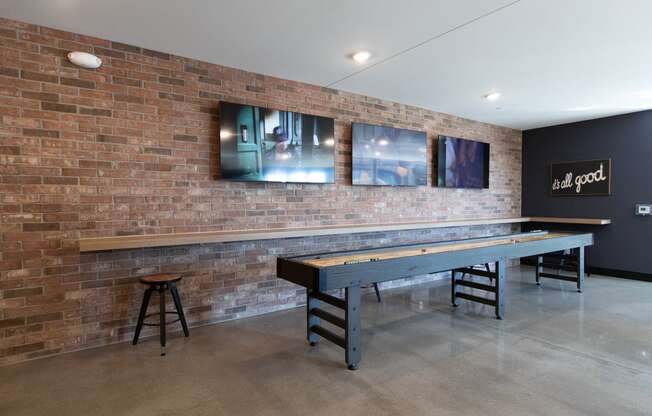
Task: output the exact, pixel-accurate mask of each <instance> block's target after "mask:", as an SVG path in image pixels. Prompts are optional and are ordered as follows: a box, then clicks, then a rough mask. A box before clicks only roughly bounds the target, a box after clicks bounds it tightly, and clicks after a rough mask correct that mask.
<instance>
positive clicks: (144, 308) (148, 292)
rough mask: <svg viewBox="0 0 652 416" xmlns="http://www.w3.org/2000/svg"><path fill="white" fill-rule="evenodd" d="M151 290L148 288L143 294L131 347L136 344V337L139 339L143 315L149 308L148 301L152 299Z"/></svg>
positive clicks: (143, 320) (143, 319)
mask: <svg viewBox="0 0 652 416" xmlns="http://www.w3.org/2000/svg"><path fill="white" fill-rule="evenodd" d="M153 290H154V289H152V288H151V287H148V288H147V289H145V293H144V294H143V303H141V305H140V313H139V314H138V323H137V324H136V332H135V333H134V340H133V341H132V344H133V345H136V344H138V337H140V331H141V330H142V329H143V323H144V322H145V314H146V313H147V307H148V306H149V300H150V298H151V297H152V291H153Z"/></svg>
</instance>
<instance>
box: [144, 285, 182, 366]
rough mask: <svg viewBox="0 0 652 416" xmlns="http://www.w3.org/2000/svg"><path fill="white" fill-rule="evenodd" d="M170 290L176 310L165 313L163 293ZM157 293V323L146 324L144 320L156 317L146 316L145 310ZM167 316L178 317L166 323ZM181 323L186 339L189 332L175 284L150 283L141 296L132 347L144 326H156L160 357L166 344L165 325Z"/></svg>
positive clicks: (151, 314)
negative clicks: (153, 294) (159, 343)
mask: <svg viewBox="0 0 652 416" xmlns="http://www.w3.org/2000/svg"><path fill="white" fill-rule="evenodd" d="M168 289H169V290H170V294H171V295H172V300H173V301H174V307H175V308H176V312H167V311H166V310H165V291H166V290H168ZM154 291H157V292H158V295H159V323H158V324H155V323H147V322H145V319H146V318H148V317H150V316H153V315H156V313H150V314H149V315H148V314H147V308H148V307H149V302H150V300H151V297H152V292H154ZM167 314H173V315H178V317H179V318H178V319H175V320H174V321H170V322H167V321H166V319H165V318H166V315H167ZM177 321H180V322H181V327H182V328H183V334H184V335H185V336H186V337H188V336H190V332H189V331H188V324H187V322H186V316H185V315H184V313H183V306H181V297H180V296H179V291H178V290H177V285H176V284H175V282H173V281H170V282H156V283H154V282H152V283H150V285H149V287H148V288H147V289H146V290H145V293H144V295H143V303H142V304H141V306H140V313H139V314H138V323H137V324H136V331H135V332H134V340H133V342H132V344H133V345H136V344H137V343H138V337H140V332H141V330H142V329H143V326H144V325H147V326H158V327H159V331H160V339H161V355H165V344H166V341H167V340H166V328H165V327H166V325H167V324H169V323H173V322H177Z"/></svg>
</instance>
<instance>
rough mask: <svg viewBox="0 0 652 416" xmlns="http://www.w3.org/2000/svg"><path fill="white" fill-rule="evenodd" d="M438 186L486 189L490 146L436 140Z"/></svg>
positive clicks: (468, 141)
mask: <svg viewBox="0 0 652 416" xmlns="http://www.w3.org/2000/svg"><path fill="white" fill-rule="evenodd" d="M437 148H438V150H437V186H442V187H446V188H489V143H483V142H476V141H473V140H465V139H459V138H456V137H448V136H439V143H438V147H437Z"/></svg>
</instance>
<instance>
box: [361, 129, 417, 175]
mask: <svg viewBox="0 0 652 416" xmlns="http://www.w3.org/2000/svg"><path fill="white" fill-rule="evenodd" d="M352 158H353V167H352V174H353V178H352V179H353V185H384V186H418V185H426V183H427V162H426V133H424V132H421V131H412V130H406V129H396V128H392V127H384V126H374V125H371V124H363V123H353V126H352Z"/></svg>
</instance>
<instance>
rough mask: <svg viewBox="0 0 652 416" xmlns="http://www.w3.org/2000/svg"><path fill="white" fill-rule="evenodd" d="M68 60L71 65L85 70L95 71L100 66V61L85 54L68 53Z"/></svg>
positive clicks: (91, 55)
mask: <svg viewBox="0 0 652 416" xmlns="http://www.w3.org/2000/svg"><path fill="white" fill-rule="evenodd" d="M68 60H69V61H70V62H72V63H73V64H75V65H77V66H80V67H82V68H87V69H97V68H99V67H100V66H102V60H101V59H100V58H98V57H97V56H95V55H93V54H90V53H86V52H77V51H75V52H69V53H68Z"/></svg>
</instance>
